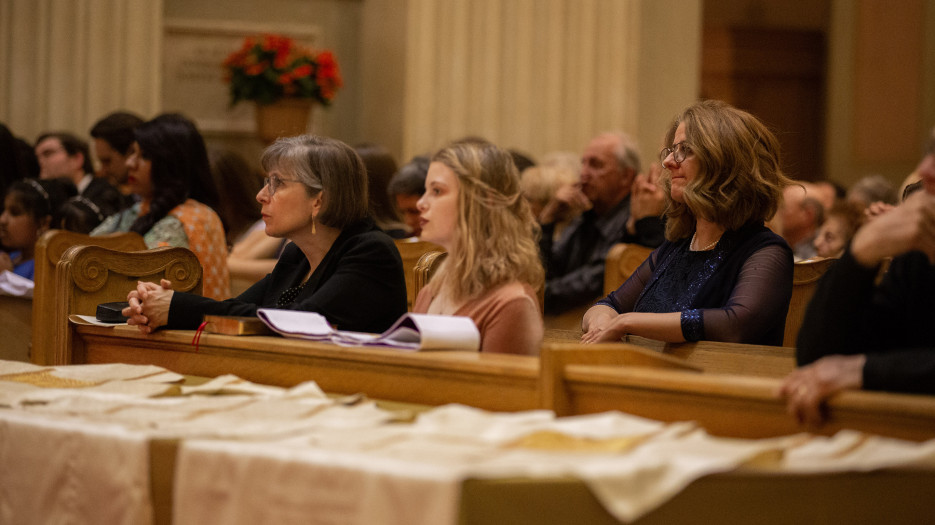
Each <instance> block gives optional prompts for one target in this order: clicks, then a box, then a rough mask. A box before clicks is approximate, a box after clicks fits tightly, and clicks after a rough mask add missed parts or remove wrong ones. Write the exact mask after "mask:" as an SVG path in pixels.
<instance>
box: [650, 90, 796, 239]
mask: <svg viewBox="0 0 935 525" xmlns="http://www.w3.org/2000/svg"><path fill="white" fill-rule="evenodd" d="M679 124H685V145H686V146H688V148H689V149H690V150H691V152H692V154H693V155H694V157H695V159H697V160H698V166H699V168H698V176H697V177H695V178H694V179H693V180H692V181H691V182H689V183H688V184H687V185H686V187H685V192H684V200H685V202H684V203H681V202H675V201H673V200H672V178H671V174H670V173H669V171H668V170H665V172H664V173H665V176H664V177H663V184H664V186H665V190H666V204H667V207H666V217H667V221H666V239H668V240H670V241H675V240H678V239H683V238H686V237H688V236H690V235H691V234H692V233H694V231H695V220H696V217H699V216H700V217H702V218H704V219H706V220H709V221H712V222H714V223H716V224H718V225H720V226H722V227H724V228H726V229H728V230H737V229H739V228H740V227H741V226H743V225H744V224H747V223H749V222H753V221H757V222H760V223H763V222H766V221H767V220H769V219H770V218H772V217H773V215H775V214H776V210H778V208H779V204H780V202H781V201H782V190H783V188H785V187H786V186H788V185H789V184H791V183H792V181H791V180H790V179H788V178H787V177H786V176H785V175H784V174H783V173H782V170H781V169H780V166H779V141H778V140H777V139H776V137H775V135H773V133H772V132H771V131H770V130H769V129H768V128H767V127H766V126H765V125H764V124H763V123H762V122H760V121H759V120H758V119H757V118H756V117H754V116H753V115H751V114H750V113H747V112H746V111H742V110H739V109H737V108H735V107H733V106H730V105H729V104H727V103H725V102H721V101H719V100H705V101H701V102H697V103H695V104H693V105H691V106H689V107H688V108H687V109H685V111H683V112H682V113H681V114H680V115H679V116H677V117H676V118H675V120H674V121H673V122H672V125H671V126H670V127H669V131H668V132H667V133H666V144H668V145H671V144H672V141H673V140H674V137H675V130H676V128H678V127H679Z"/></svg>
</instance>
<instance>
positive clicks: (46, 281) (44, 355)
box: [31, 230, 146, 365]
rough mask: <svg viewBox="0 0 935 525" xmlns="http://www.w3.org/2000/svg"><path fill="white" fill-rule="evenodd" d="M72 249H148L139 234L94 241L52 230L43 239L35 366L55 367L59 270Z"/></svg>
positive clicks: (34, 336)
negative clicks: (56, 279)
mask: <svg viewBox="0 0 935 525" xmlns="http://www.w3.org/2000/svg"><path fill="white" fill-rule="evenodd" d="M72 246H103V247H106V248H110V249H112V250H119V251H124V252H126V251H135V250H145V249H146V243H145V242H143V237H141V236H140V235H139V234H137V233H113V234H108V235H102V236H99V237H91V236H90V235H84V234H81V233H75V232H70V231H66V230H49V231H47V232H45V233H44V234H42V236H41V237H39V240H38V241H36V253H35V261H36V272H35V283H36V286H35V289H34V293H33V302H32V350H31V359H32V362H33V363H36V364H37V365H51V364H53V363H54V358H53V353H54V351H53V340H52V337H53V333H54V330H53V326H56V324H57V322H58V321H59V319H58V318H56V317H55V309H56V305H57V304H58V301H59V299H60V294H59V290H58V289H57V288H56V284H55V266H56V265H57V264H58V262H59V260H60V259H61V258H62V254H63V253H65V250H67V249H69V248H71V247H72ZM125 298H126V296H124V299H125ZM115 300H117V299H115Z"/></svg>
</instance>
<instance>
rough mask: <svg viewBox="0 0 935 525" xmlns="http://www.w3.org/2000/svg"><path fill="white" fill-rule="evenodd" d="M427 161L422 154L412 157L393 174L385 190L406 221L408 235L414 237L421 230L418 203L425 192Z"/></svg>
mask: <svg viewBox="0 0 935 525" xmlns="http://www.w3.org/2000/svg"><path fill="white" fill-rule="evenodd" d="M429 162H430V161H429V158H428V157H427V156H424V155H419V156H416V157H413V158H412V160H410V161H409V162H407V163H406V164H403V167H401V168H399V171H398V172H396V175H393V178H392V179H390V183H389V187H388V188H387V190H386V191H387V193H388V194H389V195H390V197H392V198H393V202H395V203H396V211H397V213H398V214H399V216H400V217H402V218H403V222H404V223H406V227H407V228H408V229H409V235H412V236H415V237H418V236H419V234H420V233H421V232H422V224H421V223H420V221H421V219H420V218H419V206H418V203H419V199H421V198H422V194H423V193H425V175H426V173H428V171H429Z"/></svg>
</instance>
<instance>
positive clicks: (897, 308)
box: [780, 130, 935, 424]
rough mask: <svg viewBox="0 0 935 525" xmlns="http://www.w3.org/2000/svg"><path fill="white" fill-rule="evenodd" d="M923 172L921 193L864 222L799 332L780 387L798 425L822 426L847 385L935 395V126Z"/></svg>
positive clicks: (820, 286) (823, 283) (821, 288)
mask: <svg viewBox="0 0 935 525" xmlns="http://www.w3.org/2000/svg"><path fill="white" fill-rule="evenodd" d="M918 172H919V174H920V175H921V177H922V184H923V189H922V190H921V191H917V192H915V193H913V194H912V195H910V196H909V197H908V198H907V199H906V200H905V201H904V202H903V203H902V204H900V205H899V206H897V207H895V208H893V209H892V210H891V211H889V212H887V213H885V214H883V215H880V216H879V217H877V218H875V219H873V220H872V221H870V222H868V223H867V224H865V225H864V226H862V227H861V228H860V229H859V230H858V231H857V234H856V235H855V236H854V239H853V240H852V241H851V244H850V246H849V247H848V248H847V249H846V250H845V251H844V254H843V255H842V256H841V259H840V260H838V261H837V262H836V263H835V264H834V266H832V267H831V268H829V269H828V271H827V273H826V274H825V275H824V277H822V279H821V281H819V283H818V287H817V289H816V290H815V295H814V296H813V297H812V301H811V302H810V303H809V305H808V310H807V311H806V313H805V320H804V321H803V323H802V329H801V330H800V331H799V337H798V342H797V343H798V344H797V349H796V359H797V361H798V364H799V366H801V367H802V368H799V369H798V370H796V371H795V372H793V373H792V374H790V375H789V376H788V377H787V378H786V380H785V381H784V382H783V385H782V388H781V390H780V395H781V396H783V397H784V398H785V399H786V401H787V404H788V408H789V412H790V413H791V414H793V415H795V416H796V417H797V418H798V419H799V420H800V421H807V422H809V423H813V424H814V423H818V422H820V421H821V420H822V419H823V414H822V404H823V403H824V401H825V400H826V399H828V398H829V397H831V396H832V395H834V394H835V393H837V392H839V391H841V390H845V389H861V388H863V389H867V390H887V391H891V392H908V393H919V394H935V339H933V338H932V329H931V326H930V324H929V323H931V322H932V319H933V318H935V130H933V135H932V136H931V137H930V138H929V143H928V150H927V152H926V154H925V157H924V158H923V159H922V162H921V163H920V164H919V169H918ZM889 257H893V259H892V262H891V263H890V266H889V269H888V270H887V272H886V274H885V275H884V276H883V279H882V280H881V281H880V283H879V284H878V285H877V284H876V277H877V274H878V273H879V270H880V266H881V264H882V263H883V261H884V260H885V259H887V258H889Z"/></svg>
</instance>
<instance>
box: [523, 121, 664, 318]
mask: <svg viewBox="0 0 935 525" xmlns="http://www.w3.org/2000/svg"><path fill="white" fill-rule="evenodd" d="M580 169H581V172H580V174H579V181H578V182H579V183H578V184H577V185H575V186H566V187H563V188H560V190H559V191H557V192H556V193H555V195H554V196H553V198H552V199H551V200H550V201H549V202H548V203H547V204H546V205H545V206H544V207H543V209H542V211H541V212H540V213H539V216H538V217H537V219H538V221H539V223H540V224H541V225H542V237H541V238H540V240H539V252H540V253H541V254H542V260H543V263H544V265H545V269H546V282H545V312H546V313H547V314H549V315H556V314H561V313H562V312H566V311H568V310H572V309H574V308H578V307H581V306H586V305H588V304H591V303H592V302H593V301H594V300H595V299H597V298H598V297H599V296H600V294H601V292H602V290H603V288H604V264H605V258H606V256H607V252H608V251H609V250H610V249H611V247H613V245H614V244H617V243H620V242H626V243H636V244H641V245H643V246H649V247H652V248H655V247H656V246H659V245H660V244H661V243H662V241H663V239H664V235H663V230H664V227H663V223H662V220H661V219H660V217H659V216H660V215H661V214H662V209H663V206H664V204H665V200H664V197H663V196H662V195H661V192H659V191H658V189H657V188H656V187H654V186H653V185H652V184H649V183H647V182H646V181H645V175H644V176H642V177H641V176H639V173H640V158H639V153H638V152H637V150H636V144H635V143H634V142H633V140H632V139H630V138H629V137H628V136H627V135H625V134H623V133H604V134H601V135H598V136H597V137H595V138H594V139H592V140H591V142H590V143H588V146H587V147H586V148H585V150H584V154H583V155H582V156H581V166H580ZM569 209H572V210H574V209H584V210H587V211H586V212H584V213H582V214H580V215H579V216H578V217H575V218H574V219H572V220H571V222H570V223H569V224H568V225H567V227H565V229H564V231H563V232H562V235H561V236H560V237H559V238H558V240H556V241H555V242H554V243H553V237H554V232H555V229H556V227H557V225H558V223H559V222H560V221H562V220H563V219H564V218H565V217H567V216H568V210H569Z"/></svg>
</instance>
